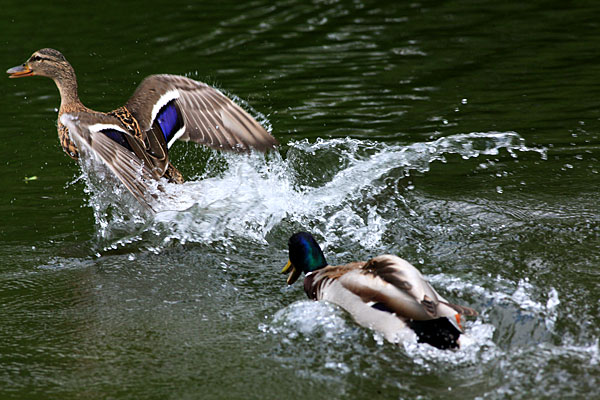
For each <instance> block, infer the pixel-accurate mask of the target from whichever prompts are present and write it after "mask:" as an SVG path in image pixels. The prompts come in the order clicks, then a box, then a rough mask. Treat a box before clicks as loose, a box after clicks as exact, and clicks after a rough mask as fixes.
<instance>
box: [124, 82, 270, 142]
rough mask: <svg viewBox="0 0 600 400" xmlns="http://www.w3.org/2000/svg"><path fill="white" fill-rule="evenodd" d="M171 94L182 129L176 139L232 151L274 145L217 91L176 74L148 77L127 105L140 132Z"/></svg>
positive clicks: (253, 123)
mask: <svg viewBox="0 0 600 400" xmlns="http://www.w3.org/2000/svg"><path fill="white" fill-rule="evenodd" d="M174 91H175V92H176V93H177V95H176V96H175V101H176V102H177V104H178V105H179V108H180V110H181V113H182V114H183V119H184V127H185V130H184V133H183V134H182V135H181V136H180V137H179V140H184V141H188V140H191V141H194V142H197V143H200V144H204V145H206V146H209V147H212V148H215V149H221V150H231V151H248V150H249V149H250V148H254V149H256V150H260V151H266V150H268V149H271V148H273V147H275V146H276V145H277V140H275V138H274V137H273V136H271V135H270V134H269V133H268V132H267V131H266V130H265V129H264V128H263V127H262V126H261V125H260V124H259V123H258V122H257V121H256V120H255V119H254V118H252V117H251V116H250V115H249V114H248V113H247V112H246V111H245V110H244V109H243V108H241V107H240V106H239V105H237V104H236V103H234V102H233V101H232V100H231V99H229V98H228V97H227V96H225V95H224V94H222V93H221V92H220V91H218V90H217V89H214V88H212V87H210V86H208V85H207V84H205V83H202V82H198V81H195V80H192V79H189V78H185V77H182V76H177V75H151V76H149V77H147V78H146V79H144V80H143V81H142V82H141V83H140V85H139V86H138V88H137V90H136V91H135V93H134V94H133V96H132V97H131V98H130V99H129V101H128V102H127V105H126V107H127V109H128V110H130V112H131V113H132V114H133V115H134V116H135V118H136V119H137V120H138V122H139V124H140V128H141V129H142V130H143V131H148V130H149V129H150V127H151V126H152V123H153V120H152V118H153V109H154V106H155V105H156V104H162V103H163V102H164V100H165V98H167V97H168V98H169V99H171V97H172V96H173V93H174ZM163 96H166V97H164V98H163ZM161 98H162V100H161Z"/></svg>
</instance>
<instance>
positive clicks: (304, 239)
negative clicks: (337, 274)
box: [281, 232, 327, 285]
mask: <svg viewBox="0 0 600 400" xmlns="http://www.w3.org/2000/svg"><path fill="white" fill-rule="evenodd" d="M288 248H289V257H290V259H289V261H288V262H287V264H286V265H285V267H283V270H282V271H281V273H282V274H286V273H288V272H289V271H290V270H291V272H289V276H288V278H287V284H288V285H291V284H292V283H294V282H296V280H298V278H299V277H300V274H301V273H302V272H304V273H305V274H306V273H309V272H312V271H316V270H318V269H321V268H323V267H326V266H327V261H326V260H325V256H324V255H323V251H322V250H321V247H320V246H319V244H318V243H317V241H316V240H315V238H314V237H313V236H312V235H311V234H310V233H307V232H298V233H296V234H294V235H292V237H290V240H289V241H288Z"/></svg>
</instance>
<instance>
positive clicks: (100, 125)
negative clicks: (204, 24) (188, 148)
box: [6, 49, 277, 205]
mask: <svg viewBox="0 0 600 400" xmlns="http://www.w3.org/2000/svg"><path fill="white" fill-rule="evenodd" d="M6 72H7V73H8V74H10V78H21V77H25V76H34V75H39V76H45V77H48V78H51V79H53V80H54V83H56V86H57V87H58V90H59V92H60V97H61V103H60V109H59V111H58V136H59V138H60V143H61V145H62V147H63V149H64V151H65V152H66V153H67V154H68V155H69V156H70V157H72V158H74V159H78V158H79V154H80V151H79V146H81V145H83V146H86V147H87V148H89V149H91V150H92V151H93V152H94V153H96V154H97V155H98V156H99V157H100V159H102V161H103V162H104V163H106V165H107V166H108V167H109V168H110V169H111V170H112V171H113V172H114V173H115V175H116V176H117V177H118V178H119V180H121V181H122V182H123V184H125V186H126V187H127V189H129V191H130V192H131V193H132V194H133V195H134V196H135V197H136V198H137V199H138V200H140V202H141V203H142V204H146V205H148V201H149V200H148V199H149V198H148V194H147V190H146V188H147V186H146V185H145V184H144V178H145V179H147V178H154V179H159V178H161V177H165V178H167V179H168V180H169V181H171V182H175V183H182V182H183V177H182V176H181V173H180V172H179V171H178V170H177V169H176V168H175V167H174V166H173V164H171V163H170V161H169V152H168V150H169V148H170V147H171V146H172V145H173V143H174V142H175V141H176V140H177V139H179V140H185V141H188V140H192V141H194V142H197V143H200V144H204V145H206V146H209V147H211V148H214V149H219V150H230V151H238V152H245V151H249V150H250V149H251V148H254V149H256V150H260V151H266V150H268V149H270V148H273V147H274V146H275V145H276V144H277V141H276V140H275V138H273V137H272V136H271V135H270V134H269V133H268V132H267V131H266V130H265V129H264V128H263V127H262V126H261V125H260V124H259V123H258V122H256V121H255V120H254V119H253V118H252V117H251V116H250V115H249V114H248V113H247V112H246V111H244V110H243V109H242V108H241V107H239V106H238V105H237V104H235V103H234V102H233V101H231V100H230V99H229V98H228V97H226V96H225V95H223V94H221V92H219V91H218V90H216V89H213V88H212V87H210V86H208V85H207V84H205V83H202V82H197V81H194V80H192V79H188V78H185V77H183V76H177V75H151V76H148V77H147V78H146V79H144V80H143V81H142V83H141V84H140V85H139V86H138V88H137V90H136V91H135V92H134V93H133V96H131V98H130V99H129V101H128V102H127V103H126V104H125V105H124V106H122V107H119V108H117V109H115V110H114V111H111V112H108V113H102V112H97V111H93V110H90V109H89V108H87V107H86V106H84V105H83V103H82V102H81V100H79V96H78V94H77V79H76V77H75V71H74V70H73V67H72V66H71V64H69V62H68V61H67V60H66V59H65V57H64V56H63V55H62V54H61V53H60V52H59V51H57V50H54V49H41V50H38V51H36V52H35V53H33V55H32V56H31V57H29V59H28V60H27V61H26V62H25V63H24V64H22V65H19V66H17V67H14V68H11V69H9V70H8V71H6ZM140 176H141V177H142V178H143V179H141V180H140V179H139V177H140Z"/></svg>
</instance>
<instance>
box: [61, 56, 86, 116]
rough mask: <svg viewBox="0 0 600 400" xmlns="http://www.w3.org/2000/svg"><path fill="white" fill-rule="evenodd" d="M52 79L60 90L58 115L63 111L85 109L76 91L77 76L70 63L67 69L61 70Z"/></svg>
mask: <svg viewBox="0 0 600 400" xmlns="http://www.w3.org/2000/svg"><path fill="white" fill-rule="evenodd" d="M53 79H54V83H56V87H58V91H59V92H60V110H59V112H58V113H59V115H62V114H63V113H64V112H73V111H82V110H85V109H86V107H85V106H84V105H83V103H82V102H81V100H79V95H78V93H77V77H76V76H75V71H74V70H73V68H72V67H71V66H70V65H69V68H68V69H65V70H63V71H61V72H60V74H59V75H58V76H56V77H54V78H53Z"/></svg>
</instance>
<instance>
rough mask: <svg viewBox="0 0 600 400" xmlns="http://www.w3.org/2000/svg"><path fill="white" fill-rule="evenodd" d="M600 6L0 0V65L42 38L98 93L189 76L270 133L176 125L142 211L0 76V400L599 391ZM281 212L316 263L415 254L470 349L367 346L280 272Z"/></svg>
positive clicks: (46, 86) (365, 334)
mask: <svg viewBox="0 0 600 400" xmlns="http://www.w3.org/2000/svg"><path fill="white" fill-rule="evenodd" d="M598 15H600V4H599V5H597V4H596V3H594V2H567V3H565V2H557V1H546V2H535V4H533V3H531V4H530V3H527V2H525V3H522V2H519V3H517V2H514V3H512V2H498V1H462V2H458V1H449V2H438V1H424V2H385V1H366V2H363V1H354V2H352V1H314V2H312V3H308V2H304V1H285V2H278V3H276V4H275V3H272V2H267V1H250V2H239V1H237V2H231V1H219V2H198V3H192V2H190V3H183V2H179V1H169V2H156V4H152V3H151V2H144V3H143V4H142V3H139V4H136V3H131V2H96V3H95V4H92V3H90V4H86V5H79V4H78V5H73V4H70V3H68V2H52V3H49V2H39V3H38V2H23V1H19V2H16V1H8V2H4V3H3V5H2V15H1V16H0V32H2V35H1V36H0V40H1V46H2V57H1V59H2V64H3V65H4V68H5V69H8V68H10V67H12V66H15V65H17V64H20V63H22V62H23V61H25V60H26V59H27V58H28V57H29V56H30V54H31V53H32V52H33V51H35V50H37V49H39V48H42V47H53V48H56V49H59V50H61V51H62V52H63V53H64V54H65V56H66V57H67V58H68V60H69V61H70V62H71V63H72V64H73V66H74V68H75V70H76V72H77V74H78V79H79V87H80V97H81V99H82V101H83V102H84V104H86V105H87V106H88V107H91V108H93V109H97V110H101V111H108V110H111V109H113V108H116V107H117V106H119V105H122V104H123V103H124V102H125V101H126V100H127V98H128V96H129V95H130V94H131V93H132V92H133V91H134V89H135V87H136V86H137V84H139V82H140V81H141V79H142V78H143V77H144V76H146V75H149V74H153V73H173V74H182V75H186V76H189V77H192V78H194V79H198V80H202V81H205V82H207V83H209V84H211V85H214V86H216V87H218V88H221V89H222V90H224V91H225V92H226V93H228V94H229V95H230V96H237V97H238V98H240V99H241V100H242V101H244V102H246V103H245V104H246V107H248V108H249V109H250V110H251V112H252V113H253V114H254V115H255V116H257V117H258V118H261V116H263V117H264V118H265V119H266V121H267V124H268V125H269V126H270V127H272V133H273V135H274V136H275V137H276V138H277V139H278V140H279V141H280V142H281V144H282V145H281V147H280V148H279V150H278V152H277V153H276V154H271V155H269V156H267V157H266V158H262V157H258V156H254V157H250V158H247V157H244V156H220V155H217V154H213V153H212V152H210V151H208V150H205V149H200V148H199V147H197V146H195V145H191V144H185V143H179V144H177V145H175V146H174V148H173V149H172V157H173V161H174V163H175V165H177V166H178V167H179V168H180V170H181V171H182V172H183V173H184V175H185V176H186V177H187V178H188V180H189V182H188V183H187V184H186V185H185V186H184V187H183V188H171V190H173V191H174V192H173V193H175V191H177V190H179V191H177V194H176V195H174V196H175V197H174V199H175V200H173V204H171V205H170V206H165V207H164V209H171V210H172V211H163V212H161V213H159V214H158V215H157V216H156V217H155V218H153V217H149V216H143V215H142V214H140V212H139V210H138V209H137V208H136V207H135V206H134V203H133V202H131V201H127V200H125V201H120V202H116V203H115V202H114V196H113V189H112V188H107V187H106V186H102V184H100V185H97V184H96V185H94V184H93V181H89V179H88V178H89V176H88V174H87V173H86V174H84V175H83V176H82V173H81V169H80V167H79V165H78V164H77V163H75V162H73V161H72V160H70V159H69V158H68V157H66V155H65V154H64V153H63V151H62V150H61V148H60V145H59V142H58V140H57V134H56V126H55V124H56V109H57V107H58V106H59V98H58V91H57V90H56V88H55V86H54V84H53V83H52V82H51V81H50V80H48V79H45V78H26V79H19V80H9V79H8V78H6V79H3V80H0V88H1V93H2V94H3V96H2V98H1V100H0V101H1V102H2V103H1V105H0V121H2V122H1V123H0V138H1V139H2V147H1V150H0V154H1V155H2V157H1V161H0V162H1V164H0V165H1V166H2V171H3V172H2V174H0V187H1V188H2V189H1V190H0V209H1V214H0V215H1V221H2V222H1V223H0V241H1V243H0V260H1V262H0V397H1V398H3V399H21V398H22V399H32V398H40V399H41V398H43V399H48V398H56V399H69V398H113V399H120V398H123V399H131V398H143V399H165V398H172V399H191V398H224V399H231V398H244V399H246V398H257V399H258V398H260V399H263V398H272V399H280V398H310V397H312V398H323V399H332V398H348V399H357V398H407V399H408V398H442V397H443V398H461V399H463V398H484V399H496V398H498V399H504V398H515V399H517V398H523V399H530V398H594V397H599V396H600V389H599V387H600V385H599V383H600V382H599V379H600V367H599V363H600V354H599V344H598V337H599V335H600V319H599V318H598V314H599V310H598V304H599V300H600V299H599V298H600V296H599V292H600V291H599V289H600V287H599V286H600V285H599V282H600V280H599V279H600V277H599V273H598V265H599V263H600V250H599V247H600V238H599V234H600V217H599V215H600V196H599V194H598V189H599V187H600V165H599V162H598V159H599V157H600V133H599V132H600V121H599V118H600V114H599V107H598V103H599V102H598V94H599V93H600V86H599V85H598V77H599V76H600V62H599V61H600V52H599V51H598V49H599V48H600V47H599V44H600V23H599V22H598ZM31 176H37V180H32V181H29V182H26V181H25V177H31ZM80 177H82V179H79V178H80ZM86 182H88V183H86ZM184 200H185V201H184ZM194 202H197V205H196V206H191V205H192V204H193V203H194ZM190 206H191V207H190ZM173 210H178V211H173ZM299 229H306V230H311V231H313V232H314V233H315V235H316V236H317V237H318V239H319V240H320V241H321V242H322V243H323V245H324V247H326V253H327V254H328V255H329V256H328V258H329V261H330V262H332V263H334V262H347V261H351V260H354V259H365V258H367V257H369V256H372V255H375V254H379V253H383V252H390V253H395V254H398V255H400V256H402V257H404V258H406V259H407V260H409V261H411V262H412V263H414V264H415V265H417V266H418V267H419V268H420V269H421V270H422V271H423V273H424V274H426V275H427V277H428V278H430V279H431V281H432V282H433V284H434V286H436V288H438V290H439V291H440V292H441V293H442V294H443V295H445V296H447V297H448V298H449V299H450V300H452V301H456V302H458V303H463V304H465V305H469V306H471V307H474V308H476V309H478V310H479V311H480V314H481V315H480V316H479V317H478V318H476V319H472V320H470V321H469V322H468V324H467V332H468V333H469V336H470V337H471V339H470V344H468V345H467V346H465V348H464V349H462V350H460V351H458V352H439V351H434V350H432V349H431V348H428V347H427V346H416V345H414V344H413V345H407V346H400V347H397V346H394V345H391V344H389V343H382V342H381V341H380V340H379V338H378V336H377V335H375V336H374V335H373V333H372V332H370V331H369V330H367V329H363V328H360V327H357V326H356V325H355V324H354V323H353V322H352V321H351V320H350V319H349V318H348V316H347V315H346V314H345V313H343V312H342V311H341V310H339V309H336V308H333V307H329V306H326V305H322V304H317V303H309V302H306V301H305V296H304V293H303V292H302V287H301V286H302V285H300V284H297V285H295V286H294V287H293V288H291V289H285V288H284V286H285V284H284V277H283V276H281V275H279V274H278V272H279V271H280V269H281V267H282V266H283V264H284V263H285V261H286V257H287V250H286V248H287V238H288V237H289V235H290V234H291V233H293V232H294V231H296V230H299Z"/></svg>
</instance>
